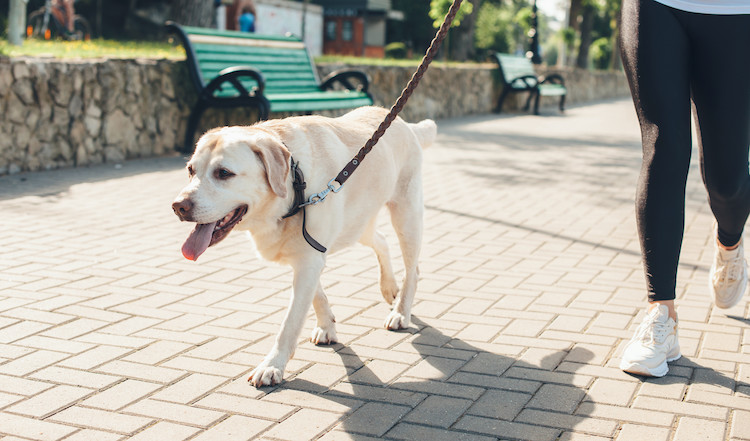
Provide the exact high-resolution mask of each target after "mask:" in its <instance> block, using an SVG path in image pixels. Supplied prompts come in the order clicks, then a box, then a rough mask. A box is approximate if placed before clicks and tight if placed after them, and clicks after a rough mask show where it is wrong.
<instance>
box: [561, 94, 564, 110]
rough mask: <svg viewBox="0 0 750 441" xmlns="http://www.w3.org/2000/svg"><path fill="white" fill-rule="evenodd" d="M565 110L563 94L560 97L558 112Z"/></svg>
mask: <svg viewBox="0 0 750 441" xmlns="http://www.w3.org/2000/svg"><path fill="white" fill-rule="evenodd" d="M564 111H565V95H563V96H561V97H560V112H564Z"/></svg>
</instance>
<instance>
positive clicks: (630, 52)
mask: <svg viewBox="0 0 750 441" xmlns="http://www.w3.org/2000/svg"><path fill="white" fill-rule="evenodd" d="M677 12H678V11H675V10H674V9H671V8H668V7H666V6H664V5H662V4H660V3H657V2H655V1H653V0H624V1H623V7H622V30H621V41H622V57H623V65H624V67H625V73H626V74H627V77H628V82H629V84H630V89H631V92H632V95H633V102H634V104H635V109H636V113H637V114H638V120H639V122H640V126H641V138H642V144H643V163H642V166H641V173H640V178H639V180H638V186H637V190H636V221H637V226H638V234H639V237H640V241H641V253H642V255H643V261H644V271H645V274H646V281H647V283H648V299H649V303H650V306H649V308H648V313H647V314H646V317H645V318H644V320H643V322H642V323H641V325H640V326H639V327H638V329H637V330H636V332H635V334H634V336H633V338H632V339H631V340H630V341H629V342H628V344H627V346H626V347H625V349H624V351H623V354H622V359H621V361H620V368H621V369H622V370H624V371H626V372H630V373H634V374H639V375H649V376H656V377H661V376H664V375H666V374H667V372H668V370H669V368H668V366H667V362H669V361H673V360H676V359H678V358H680V346H679V342H678V338H677V314H676V312H675V305H674V299H675V286H676V279H677V265H678V261H679V256H680V248H681V246H682V234H683V229H684V222H685V221H684V216H685V213H684V212H685V183H686V181H687V173H688V169H689V166H690V153H691V147H692V144H691V132H690V81H689V69H688V68H689V65H690V51H691V48H690V41H689V40H688V38H687V35H686V34H685V31H684V29H683V26H682V24H681V23H680V20H679V15H678V13H677Z"/></svg>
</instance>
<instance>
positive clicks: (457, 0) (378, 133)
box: [303, 0, 463, 205]
mask: <svg viewBox="0 0 750 441" xmlns="http://www.w3.org/2000/svg"><path fill="white" fill-rule="evenodd" d="M462 1H463V0H453V4H452V5H451V7H450V9H449V10H448V14H447V15H446V16H445V20H443V24H442V25H440V29H439V30H438V32H437V33H436V34H435V38H433V39H432V42H431V43H430V47H429V49H427V53H426V54H425V56H424V58H422V62H421V63H420V64H419V67H418V68H417V71H416V72H414V75H412V77H411V79H410V80H409V83H408V84H407V85H406V88H404V90H403V91H402V92H401V96H399V97H398V100H396V104H394V105H393V107H391V110H390V112H388V115H386V116H385V118H384V119H383V122H381V123H380V125H379V126H378V128H377V129H376V130H375V133H373V134H372V137H370V139H368V140H367V142H366V143H365V145H364V147H362V148H361V149H360V150H359V152H357V154H356V155H355V156H354V158H352V160H351V161H349V163H348V164H346V166H345V167H344V168H343V169H342V170H341V171H340V172H339V174H338V175H337V176H336V177H335V178H333V179H331V180H330V181H329V182H328V187H327V188H326V189H325V190H323V191H321V192H320V193H315V194H313V195H311V196H310V197H309V199H308V200H307V202H305V203H304V204H303V205H315V204H318V203H320V202H323V200H324V199H325V198H326V196H327V195H328V193H330V192H334V193H338V192H339V191H340V190H341V187H342V186H343V185H344V182H346V180H347V179H349V177H350V176H351V175H352V173H354V171H355V170H356V169H357V167H359V165H360V164H361V163H362V161H364V159H365V156H367V154H368V153H370V150H372V148H373V147H374V146H375V144H377V142H378V140H380V138H381V137H382V136H383V134H384V133H385V131H386V129H388V127H390V125H391V123H392V122H393V120H395V119H396V116H398V114H399V112H401V109H403V108H404V105H406V101H407V100H408V99H409V97H410V96H411V94H412V93H413V92H414V89H416V88H417V84H419V81H420V80H421V79H422V76H424V74H425V72H426V71H427V67H428V66H429V65H430V63H431V62H432V59H433V58H435V55H436V54H437V51H438V49H440V45H441V44H442V42H443V40H444V39H445V36H446V35H448V30H449V29H450V27H451V24H452V23H453V19H454V18H455V17H456V13H457V12H458V8H459V7H460V6H461V2H462ZM334 181H336V182H338V184H339V186H338V187H336V186H335V185H334V184H333V182H334Z"/></svg>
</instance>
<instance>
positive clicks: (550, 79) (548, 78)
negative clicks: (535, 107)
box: [539, 73, 565, 86]
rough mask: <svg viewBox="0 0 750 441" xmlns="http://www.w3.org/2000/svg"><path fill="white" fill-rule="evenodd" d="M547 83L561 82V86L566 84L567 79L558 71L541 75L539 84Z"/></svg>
mask: <svg viewBox="0 0 750 441" xmlns="http://www.w3.org/2000/svg"><path fill="white" fill-rule="evenodd" d="M545 83H552V84H560V85H561V86H565V79H564V78H563V77H562V76H561V75H560V74H556V73H552V74H549V75H544V76H541V77H539V84H545Z"/></svg>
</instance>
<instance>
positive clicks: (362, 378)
mask: <svg viewBox="0 0 750 441" xmlns="http://www.w3.org/2000/svg"><path fill="white" fill-rule="evenodd" d="M401 332H404V333H410V334H414V336H415V337H414V338H413V339H412V340H411V341H410V342H409V343H408V345H407V348H408V346H411V349H414V350H415V351H416V354H417V361H416V362H413V363H412V364H411V367H410V368H409V369H406V371H405V372H401V373H399V374H398V375H394V376H395V379H391V380H382V379H380V378H379V377H378V375H377V374H376V372H374V371H373V369H371V365H370V363H372V362H373V360H372V358H370V357H367V356H362V355H360V354H358V353H357V351H356V350H355V349H353V348H352V347H350V346H346V345H340V344H339V345H335V346H334V347H333V348H332V349H334V350H335V352H336V354H337V355H338V356H339V357H340V358H341V362H342V364H343V365H344V366H346V376H345V378H343V380H341V381H339V382H338V383H336V384H334V385H333V386H331V387H327V386H322V385H319V384H316V383H314V382H313V381H310V380H308V379H302V378H290V379H287V380H286V381H285V382H283V383H282V384H281V385H279V386H276V387H275V388H274V389H272V390H270V391H269V392H268V395H269V396H272V395H273V394H274V393H277V392H280V391H283V390H288V389H293V390H301V391H305V392H306V393H310V394H314V395H316V396H318V397H322V398H325V399H327V400H330V401H331V402H333V403H336V404H337V405H340V406H344V407H345V408H347V409H348V410H347V412H346V414H345V415H343V416H342V420H343V421H342V422H340V423H337V425H336V426H335V427H334V430H335V431H343V432H345V433H346V434H348V437H347V438H346V439H352V440H360V439H361V440H374V439H379V438H381V437H386V438H389V439H390V438H395V439H407V438H408V439H425V437H427V436H431V435H432V434H438V432H436V431H439V432H440V433H439V437H440V438H439V439H464V438H466V437H469V438H472V437H474V436H476V437H478V438H481V436H480V435H484V436H488V437H489V438H490V439H494V438H496V437H501V438H505V437H510V438H514V439H515V438H516V436H514V435H513V434H518V435H519V436H521V434H522V433H525V434H526V435H523V437H526V436H529V435H528V434H529V433H533V434H534V435H533V436H534V437H535V439H537V438H538V439H543V440H546V439H549V440H556V439H558V437H559V436H560V434H561V433H563V432H565V431H566V430H570V428H562V427H554V424H540V423H539V422H538V421H536V419H537V418H538V416H537V415H536V411H537V410H543V411H551V412H562V413H566V414H569V415H572V414H573V413H574V412H575V411H576V409H577V408H578V406H579V405H580V403H582V402H584V401H585V400H586V389H587V388H588V387H589V386H590V384H577V383H579V382H580V379H579V378H577V377H576V375H575V372H570V371H569V370H566V371H556V368H558V367H559V366H560V365H561V364H563V363H565V364H566V365H567V367H568V368H569V367H570V366H571V365H577V366H583V365H584V364H585V363H587V362H588V361H590V360H591V359H593V357H594V354H593V353H592V352H591V351H589V350H587V349H585V348H580V347H578V348H568V349H566V350H557V351H553V350H550V351H549V352H550V353H549V354H547V355H545V356H543V357H542V358H541V359H540V361H539V364H538V365H537V364H532V363H528V362H525V361H522V360H518V359H516V358H514V357H511V356H507V355H500V354H496V353H493V352H489V351H487V350H484V349H481V348H479V347H476V346H475V345H472V344H471V343H468V342H466V341H463V340H461V339H456V338H452V337H449V336H447V335H445V334H443V333H442V332H441V331H440V330H439V329H437V328H435V327H433V326H430V325H428V324H427V323H425V322H423V321H421V320H419V319H418V318H413V319H412V326H411V327H410V328H409V329H407V330H405V331H401ZM404 356H405V357H408V356H409V354H408V353H405V354H404ZM375 363H384V362H383V361H381V360H376V361H375ZM385 364H387V362H385ZM394 365H395V363H394ZM378 369H379V371H381V372H382V371H383V370H384V366H382V365H381V366H379V367H378ZM387 370H388V367H387V366H386V367H385V371H387ZM303 372H304V371H303ZM591 381H593V380H591ZM558 398H559V399H558ZM535 409H536V410H535ZM415 437H416V438H415ZM334 438H335V439H338V438H336V437H334ZM524 439H526V438H524Z"/></svg>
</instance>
